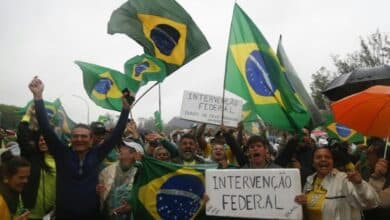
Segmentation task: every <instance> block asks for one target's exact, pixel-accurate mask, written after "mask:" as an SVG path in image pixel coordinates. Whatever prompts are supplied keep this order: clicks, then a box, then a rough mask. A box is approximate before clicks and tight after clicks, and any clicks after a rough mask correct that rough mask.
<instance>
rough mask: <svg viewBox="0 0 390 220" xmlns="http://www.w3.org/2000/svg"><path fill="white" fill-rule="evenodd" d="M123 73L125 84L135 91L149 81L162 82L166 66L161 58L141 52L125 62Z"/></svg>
mask: <svg viewBox="0 0 390 220" xmlns="http://www.w3.org/2000/svg"><path fill="white" fill-rule="evenodd" d="M125 75H126V82H127V85H129V87H130V88H134V90H135V91H134V92H136V91H137V90H138V89H139V88H140V87H141V86H143V85H145V84H146V83H147V82H149V81H157V82H162V81H163V80H164V78H165V76H166V68H165V64H164V62H162V61H161V60H159V59H157V58H155V57H153V56H150V55H148V54H143V55H141V56H135V57H133V58H131V59H129V60H128V61H127V62H126V63H125Z"/></svg>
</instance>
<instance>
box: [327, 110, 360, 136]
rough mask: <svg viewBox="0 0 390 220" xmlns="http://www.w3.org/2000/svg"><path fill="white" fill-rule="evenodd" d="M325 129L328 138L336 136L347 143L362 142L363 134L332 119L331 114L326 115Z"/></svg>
mask: <svg viewBox="0 0 390 220" xmlns="http://www.w3.org/2000/svg"><path fill="white" fill-rule="evenodd" d="M326 129H327V131H328V135H329V137H330V138H336V139H339V140H340V141H347V142H349V143H356V142H363V141H364V136H363V135H362V134H360V133H358V132H357V131H355V130H353V129H351V128H349V127H347V126H345V125H343V124H340V123H337V122H335V121H334V117H333V116H332V115H327V117H326Z"/></svg>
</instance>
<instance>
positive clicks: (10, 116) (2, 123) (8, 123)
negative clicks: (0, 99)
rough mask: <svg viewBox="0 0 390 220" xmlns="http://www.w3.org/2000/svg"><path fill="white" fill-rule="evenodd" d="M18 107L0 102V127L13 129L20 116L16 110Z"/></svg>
mask: <svg viewBox="0 0 390 220" xmlns="http://www.w3.org/2000/svg"><path fill="white" fill-rule="evenodd" d="M19 109H20V107H16V106H13V105H5V104H0V127H2V128H6V129H15V128H16V126H17V125H18V124H19V121H20V120H21V118H22V115H20V114H18V113H17V111H18V110H19Z"/></svg>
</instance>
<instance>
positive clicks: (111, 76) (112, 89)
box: [75, 61, 135, 111]
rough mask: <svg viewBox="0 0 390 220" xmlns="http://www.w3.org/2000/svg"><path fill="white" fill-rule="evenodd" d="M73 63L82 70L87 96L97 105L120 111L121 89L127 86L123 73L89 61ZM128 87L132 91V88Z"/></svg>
mask: <svg viewBox="0 0 390 220" xmlns="http://www.w3.org/2000/svg"><path fill="white" fill-rule="evenodd" d="M75 63H76V64H77V65H78V66H79V67H80V69H81V70H82V71H83V81H84V89H85V91H86V92H87V94H88V96H89V98H91V99H92V100H93V101H94V102H95V103H96V105H98V106H101V107H103V108H106V109H110V110H116V111H121V109H122V90H123V89H125V88H126V87H127V86H126V79H125V76H124V74H122V73H120V72H119V71H116V70H113V69H109V68H107V67H103V66H98V65H95V64H91V63H85V62H81V61H76V62H75ZM129 89H130V90H131V91H132V92H134V88H129ZM134 93H135V92H134Z"/></svg>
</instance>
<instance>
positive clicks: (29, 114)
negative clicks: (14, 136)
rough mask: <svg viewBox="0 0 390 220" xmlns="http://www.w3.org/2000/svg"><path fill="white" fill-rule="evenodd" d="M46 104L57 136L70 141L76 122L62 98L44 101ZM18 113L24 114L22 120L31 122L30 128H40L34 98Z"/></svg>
mask: <svg viewBox="0 0 390 220" xmlns="http://www.w3.org/2000/svg"><path fill="white" fill-rule="evenodd" d="M44 104H45V109H46V112H47V116H48V119H49V122H50V124H51V125H53V127H54V131H55V133H56V134H57V136H58V137H60V138H61V139H62V140H64V141H69V139H70V135H71V131H72V129H73V127H74V126H75V124H76V123H75V122H74V121H73V120H72V119H70V118H69V116H68V115H67V114H66V112H65V109H64V107H63V106H62V104H61V101H60V99H56V100H54V102H49V101H44ZM18 113H19V114H22V115H23V116H22V120H21V121H24V122H28V123H29V127H30V129H32V130H35V131H37V130H38V129H39V125H38V121H37V118H36V114H35V106H34V101H33V100H31V101H30V102H28V103H27V105H26V106H25V107H24V108H21V109H20V110H19V111H18Z"/></svg>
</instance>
